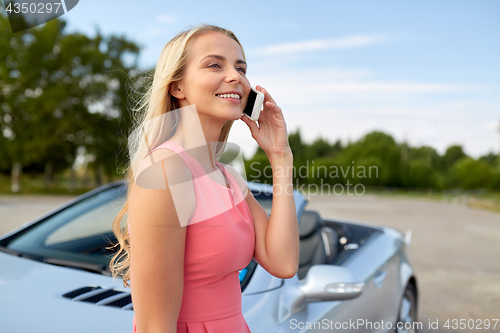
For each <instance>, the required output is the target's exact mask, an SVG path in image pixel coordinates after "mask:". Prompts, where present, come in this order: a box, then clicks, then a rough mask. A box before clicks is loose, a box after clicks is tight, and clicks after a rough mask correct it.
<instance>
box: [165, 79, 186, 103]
mask: <svg viewBox="0 0 500 333" xmlns="http://www.w3.org/2000/svg"><path fill="white" fill-rule="evenodd" d="M168 89H169V92H170V94H171V95H172V96H174V97H175V98H177V99H183V98H185V96H184V92H183V91H182V89H181V87H180V86H179V81H176V82H173V83H172V84H171V85H170V87H169V88H168Z"/></svg>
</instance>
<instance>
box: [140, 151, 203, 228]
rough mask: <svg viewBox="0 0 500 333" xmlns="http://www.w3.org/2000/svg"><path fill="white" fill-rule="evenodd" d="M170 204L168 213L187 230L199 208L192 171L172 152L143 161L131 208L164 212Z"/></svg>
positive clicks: (162, 153)
mask: <svg viewBox="0 0 500 333" xmlns="http://www.w3.org/2000/svg"><path fill="white" fill-rule="evenodd" d="M167 202H171V203H172V204H173V207H169V210H170V213H174V215H176V216H177V218H178V219H179V220H178V221H177V222H178V223H179V224H180V225H181V226H186V225H187V223H188V220H189V219H190V218H191V217H192V216H193V214H194V211H195V207H196V197H195V191H194V186H193V177H192V174H191V170H190V169H189V167H188V165H187V164H186V162H184V160H183V159H182V158H181V157H180V156H179V155H177V154H176V153H175V152H173V151H172V150H170V149H158V150H155V151H154V152H152V153H151V154H150V155H148V156H147V157H146V158H144V159H143V160H142V161H141V164H140V166H139V167H138V169H137V176H136V181H135V182H134V184H133V186H132V188H131V194H130V204H131V205H141V206H143V207H150V209H154V210H165V209H166V208H167V207H166V206H167V205H166V203H167ZM172 209H173V210H172ZM164 213H166V212H164ZM175 213H176V214H175Z"/></svg>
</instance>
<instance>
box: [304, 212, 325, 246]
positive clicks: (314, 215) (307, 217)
mask: <svg viewBox="0 0 500 333" xmlns="http://www.w3.org/2000/svg"><path fill="white" fill-rule="evenodd" d="M322 225H323V220H322V219H321V216H319V213H318V212H316V211H314V210H304V211H303V212H302V216H301V218H300V223H299V238H300V239H304V238H307V237H309V236H311V235H312V234H314V233H315V232H316V231H317V230H318V229H319V228H320V227H321V226H322Z"/></svg>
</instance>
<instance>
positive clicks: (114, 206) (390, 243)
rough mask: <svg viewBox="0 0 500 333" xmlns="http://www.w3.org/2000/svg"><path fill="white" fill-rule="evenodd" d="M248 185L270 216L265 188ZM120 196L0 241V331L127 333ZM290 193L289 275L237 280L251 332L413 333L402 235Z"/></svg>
mask: <svg viewBox="0 0 500 333" xmlns="http://www.w3.org/2000/svg"><path fill="white" fill-rule="evenodd" d="M248 186H249V188H250V190H251V191H252V193H253V194H254V196H255V197H256V199H257V200H258V201H259V202H260V203H261V205H262V206H263V207H264V209H265V210H266V211H267V213H268V214H270V212H271V206H272V205H271V204H272V186H270V185H263V184H257V183H253V182H248ZM126 189H127V184H126V183H125V182H124V181H118V182H114V183H110V184H107V185H104V186H101V187H99V188H97V189H95V190H92V191H90V192H88V193H86V194H84V195H81V196H79V197H78V198H75V199H73V200H71V201H69V202H67V203H66V204H64V205H62V206H60V207H58V208H57V209H54V210H52V211H51V212H49V213H47V214H45V215H44V216H41V217H39V218H37V219H35V220H33V221H30V222H27V223H25V224H24V225H22V226H21V227H19V228H17V229H16V230H13V231H12V232H10V233H8V234H5V235H2V236H0V332H5V333H16V332H23V333H24V332H51V333H68V332H72V333H78V332H82V333H83V332H85V333H88V332H92V333H99V332H103V333H104V332H106V333H110V332H117V333H118V332H120V333H123V332H131V331H132V317H133V315H134V308H133V303H132V298H131V294H130V289H129V288H124V287H123V284H122V281H121V279H113V278H112V277H111V273H110V271H109V267H108V263H109V260H110V259H111V255H112V253H111V252H110V251H111V250H110V249H109V247H110V245H111V244H113V243H114V242H115V241H116V238H115V237H114V234H113V232H112V231H111V223H112V220H113V218H114V217H115V216H116V214H117V213H118V211H119V210H120V208H121V205H122V204H123V203H124V200H125V197H124V195H125V194H126ZM294 195H295V201H296V208H297V217H298V221H299V231H300V267H299V270H298V272H297V274H296V275H295V276H294V277H293V278H291V279H279V278H276V277H274V276H272V275H271V274H269V273H268V272H267V271H266V270H264V269H263V268H262V267H261V266H259V265H258V264H257V263H256V262H255V261H253V260H252V261H251V263H250V264H249V265H248V266H247V267H246V268H245V269H243V270H241V271H240V273H239V277H240V283H241V290H242V302H243V303H242V309H243V315H244V317H245V319H246V321H247V323H248V325H249V327H250V329H251V331H252V332H255V333H258V332H265V333H268V332H269V333H272V332H329V331H339V332H340V331H360V332H416V331H417V329H418V327H416V326H415V324H417V304H418V302H417V300H418V288H417V281H416V276H415V272H414V270H413V268H412V265H411V264H410V262H409V258H408V246H409V244H410V238H411V231H410V230H409V231H407V233H406V235H403V234H402V233H401V232H399V231H398V230H395V229H392V228H388V227H383V226H377V225H370V224H367V223H358V222H352V221H351V222H349V221H341V220H337V219H335V220H331V219H323V218H321V216H320V214H319V213H318V212H316V211H313V210H307V209H306V208H307V200H306V199H305V197H304V196H303V195H302V194H301V193H300V192H298V191H295V193H294ZM124 218H126V217H124Z"/></svg>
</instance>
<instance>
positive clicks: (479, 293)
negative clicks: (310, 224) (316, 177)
mask: <svg viewBox="0 0 500 333" xmlns="http://www.w3.org/2000/svg"><path fill="white" fill-rule="evenodd" d="M307 208H308V209H314V210H318V211H319V212H320V213H321V214H322V216H325V217H333V218H334V217H337V218H343V219H349V220H357V221H363V222H368V223H376V224H381V225H385V226H390V227H394V228H396V229H398V230H400V231H401V232H403V234H404V233H405V232H406V230H407V229H411V230H412V241H411V245H410V260H411V262H412V263H413V266H414V267H415V271H416V273H417V274H418V276H417V278H418V281H417V283H418V287H419V289H420V297H419V298H420V309H419V315H420V318H419V321H421V322H423V323H428V319H431V320H432V321H435V320H436V319H438V320H439V328H440V330H439V331H442V332H450V331H453V330H447V329H444V330H442V325H443V324H444V322H445V321H446V320H447V319H458V320H459V322H460V319H466V320H467V319H474V320H477V319H483V320H484V319H490V320H491V319H494V318H495V319H500V214H499V213H495V212H490V211H486V210H480V209H475V208H469V207H467V206H464V205H461V204H450V203H447V202H440V201H435V200H431V199H428V200H426V199H413V198H405V197H388V196H387V197H386V196H374V195H362V196H346V195H344V196H335V195H322V196H319V195H318V196H311V197H310V201H309V204H308V206H307ZM471 324H472V322H471ZM427 331H428V332H438V330H424V332H427ZM471 331H475V330H469V329H466V330H457V331H456V332H471ZM481 331H483V332H484V331H485V330H484V329H483V330H481ZM495 332H500V321H499V322H498V324H497V328H496V330H495Z"/></svg>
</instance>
